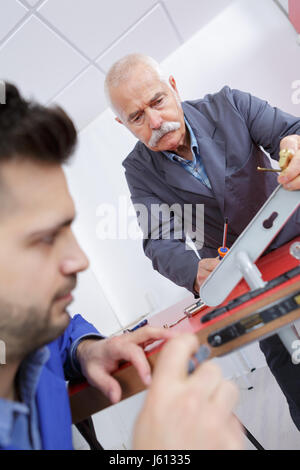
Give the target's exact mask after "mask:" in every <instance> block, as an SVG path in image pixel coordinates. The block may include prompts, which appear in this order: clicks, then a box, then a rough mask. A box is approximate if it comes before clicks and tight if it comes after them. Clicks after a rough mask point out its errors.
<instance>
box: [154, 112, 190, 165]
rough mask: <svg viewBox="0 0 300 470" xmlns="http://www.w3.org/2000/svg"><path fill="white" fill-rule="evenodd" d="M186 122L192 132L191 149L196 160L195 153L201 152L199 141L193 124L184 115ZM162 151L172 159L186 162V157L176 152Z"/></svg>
mask: <svg viewBox="0 0 300 470" xmlns="http://www.w3.org/2000/svg"><path fill="white" fill-rule="evenodd" d="M184 122H185V124H186V127H187V130H188V132H189V134H190V140H191V151H192V153H193V157H194V160H195V154H197V153H199V151H198V142H197V140H196V137H195V134H194V132H193V130H192V128H191V126H190V125H189V123H188V120H187V119H186V117H185V116H184ZM162 153H163V154H164V155H166V156H167V157H168V158H169V159H170V160H173V161H174V160H176V161H183V162H184V163H186V160H185V159H184V158H182V157H180V156H179V155H176V153H173V152H168V151H165V152H162Z"/></svg>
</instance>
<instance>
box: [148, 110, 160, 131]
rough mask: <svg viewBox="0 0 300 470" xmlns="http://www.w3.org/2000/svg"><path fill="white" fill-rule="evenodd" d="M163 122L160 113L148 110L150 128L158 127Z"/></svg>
mask: <svg viewBox="0 0 300 470" xmlns="http://www.w3.org/2000/svg"><path fill="white" fill-rule="evenodd" d="M162 123H163V120H162V118H161V116H160V113H159V112H158V111H156V110H153V109H152V110H151V111H150V112H149V124H150V128H151V129H159V128H160V127H161V125H162Z"/></svg>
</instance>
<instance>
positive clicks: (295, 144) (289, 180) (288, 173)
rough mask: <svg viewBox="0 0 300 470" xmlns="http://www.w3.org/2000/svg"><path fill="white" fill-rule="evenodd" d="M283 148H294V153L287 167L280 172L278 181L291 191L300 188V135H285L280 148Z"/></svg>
mask: <svg viewBox="0 0 300 470" xmlns="http://www.w3.org/2000/svg"><path fill="white" fill-rule="evenodd" d="M283 149H287V150H292V151H293V152H294V155H293V156H292V158H291V159H290V161H289V162H288V165H287V167H286V169H284V171H283V172H282V173H280V175H279V177H278V183H280V184H282V185H283V187H284V188H285V189H288V190H291V191H293V190H297V189H300V136H299V135H289V136H287V137H284V138H283V139H282V140H281V142H280V150H283Z"/></svg>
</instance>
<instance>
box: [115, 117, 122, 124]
mask: <svg viewBox="0 0 300 470" xmlns="http://www.w3.org/2000/svg"><path fill="white" fill-rule="evenodd" d="M115 120H116V121H117V122H118V123H119V124H123V122H122V121H121V119H119V118H118V117H115Z"/></svg>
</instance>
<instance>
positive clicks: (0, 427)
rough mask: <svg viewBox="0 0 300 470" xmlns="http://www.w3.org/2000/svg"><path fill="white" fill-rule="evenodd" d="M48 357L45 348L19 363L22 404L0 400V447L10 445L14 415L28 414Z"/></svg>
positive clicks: (48, 354) (47, 350) (47, 349)
mask: <svg viewBox="0 0 300 470" xmlns="http://www.w3.org/2000/svg"><path fill="white" fill-rule="evenodd" d="M49 357H50V351H49V348H47V346H45V347H43V348H41V349H38V350H36V351H34V352H33V353H31V354H29V355H28V356H27V357H26V358H25V359H24V360H23V362H22V363H21V365H20V369H19V372H18V381H19V385H20V394H21V398H22V400H23V403H20V402H15V401H11V400H6V399H4V398H0V416H1V420H0V446H2V447H7V446H8V445H9V444H10V439H11V435H12V432H13V427H14V420H15V417H16V415H18V414H25V415H29V414H30V407H31V406H32V404H33V401H34V399H35V394H36V389H37V385H38V381H39V378H40V375H41V372H42V368H43V366H44V364H45V363H46V362H47V361H48V359H49ZM2 367H3V366H2ZM4 367H5V366H4Z"/></svg>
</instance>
